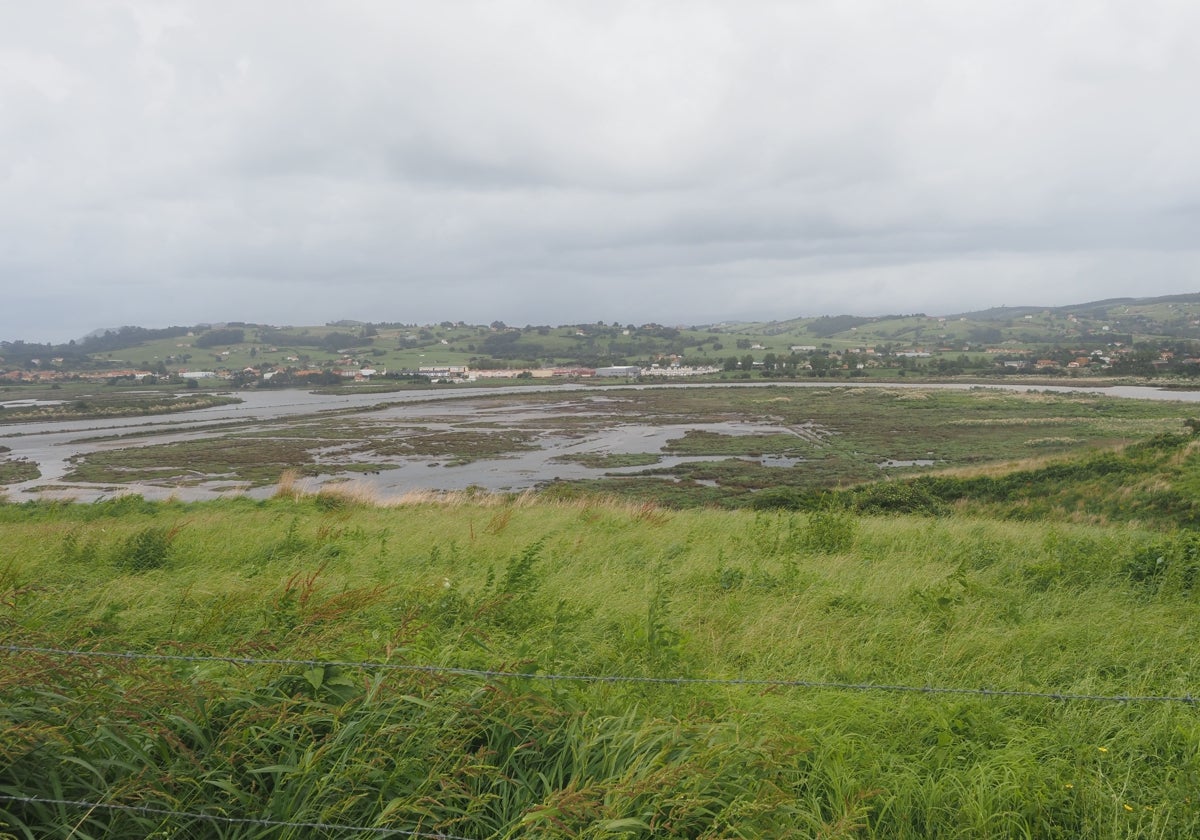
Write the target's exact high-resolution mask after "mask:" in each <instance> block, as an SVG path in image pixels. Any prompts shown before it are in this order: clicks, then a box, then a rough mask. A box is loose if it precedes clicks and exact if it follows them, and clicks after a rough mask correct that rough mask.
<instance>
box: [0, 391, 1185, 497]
mask: <svg viewBox="0 0 1200 840" xmlns="http://www.w3.org/2000/svg"><path fill="white" fill-rule="evenodd" d="M767 384H768V383H764V384H763V385H757V384H746V383H739V384H736V385H733V384H731V385H723V384H708V385H688V386H674V387H688V388H692V387H739V388H753V387H765V386H766V385H767ZM769 384H771V385H773V387H777V388H783V387H796V388H804V387H819V388H829V387H848V386H849V387H886V388H893V389H894V388H906V387H908V388H926V389H928V388H951V389H958V390H962V389H970V388H973V387H1000V388H1004V389H1007V390H1038V391H1060V392H1068V391H1075V392H1086V393H1095V394H1104V395H1109V396H1112V397H1114V398H1135V399H1154V400H1172V401H1180V402H1197V401H1200V392H1198V391H1163V390H1160V389H1156V388H1147V387H1132V386H1130V387H1112V388H1074V387H1045V386H1024V385H999V386H978V385H966V384H962V385H959V384H941V385H929V384H911V385H910V384H898V383H846V382H836V383H833V382H811V383H809V382H804V383H769ZM648 387H653V388H661V387H662V386H661V385H652V386H651V385H648V386H640V385H633V386H619V387H614V386H608V387H605V388H604V390H603V391H600V392H597V390H596V388H595V387H589V386H582V385H573V384H555V385H553V386H547V387H545V388H541V387H538V388H530V387H522V388H512V387H508V388H486V389H472V390H469V391H468V390H462V391H451V390H445V389H439V390H434V389H431V390H428V391H404V392H396V393H385V394H378V393H375V394H366V393H359V394H355V393H353V392H350V393H345V394H335V395H324V394H315V393H310V392H306V391H247V392H238V393H237V396H238V397H239V398H240V399H241V400H242V402H240V403H237V404H233V405H223V406H215V407H211V408H204V409H199V410H197V411H192V412H188V413H187V414H185V415H181V414H172V415H162V416H155V417H130V418H120V419H111V420H94V421H93V420H77V421H71V420H66V421H54V422H40V423H13V424H8V425H0V446H5V447H8V448H9V449H10V450H11V452H9V453H8V455H7V457H9V458H12V459H25V460H28V461H32V462H34V463H36V464H37V465H38V469H39V470H40V472H41V477H40V478H37V479H35V480H32V481H27V482H22V483H16V484H10V485H7V486H6V487H3V488H0V489H3V490H4V491H5V492H6V493H7V495H8V498H9V499H10V500H12V501H21V500H25V499H32V498H65V499H72V500H77V501H94V500H97V499H100V498H104V497H110V496H113V495H118V494H123V493H139V494H141V495H143V496H145V497H146V498H148V499H165V498H172V497H173V498H178V499H181V500H184V501H191V500H201V499H209V498H215V497H220V496H225V495H229V494H249V495H251V496H253V497H260V498H261V497H266V496H269V495H270V494H271V493H272V492H274V487H273V486H257V487H254V486H251V485H250V484H249V483H248V482H244V481H239V480H236V479H231V478H229V477H228V476H224V477H223V476H214V475H211V474H208V475H206V474H204V473H201V472H197V474H196V475H195V476H194V477H193V479H192V480H189V481H184V482H181V481H179V480H173V481H170V482H163V483H158V482H146V481H128V482H125V481H122V482H115V483H89V482H81V481H75V480H69V479H68V475H69V473H70V471H71V468H72V464H71V459H72V458H77V457H86V456H88V455H90V454H94V453H98V452H104V451H106V450H114V449H126V448H129V447H143V446H153V445H157V444H164V443H177V442H183V441H196V440H202V439H209V438H222V437H224V436H228V435H231V434H233V433H236V434H238V435H239V436H245V435H254V434H260V435H262V436H264V439H268V436H269V435H270V434H271V433H272V431H273V430H274V431H275V432H277V433H279V434H289V433H291V434H294V429H292V427H293V426H294V424H297V423H325V422H329V421H330V420H331V419H332V418H344V419H345V420H347V421H348V422H349V421H362V422H365V423H368V424H372V425H375V426H378V425H379V424H385V425H391V426H395V427H397V428H399V427H411V428H413V429H422V430H425V431H427V432H437V431H442V432H450V431H463V430H467V429H472V428H478V427H480V425H481V424H483V425H486V426H487V427H488V428H489V429H493V430H500V431H514V432H520V433H522V434H526V435H527V436H529V439H530V440H531V441H532V443H533V447H532V448H530V449H528V450H525V451H513V452H505V453H502V454H500V455H495V456H492V457H479V458H477V459H476V460H473V461H470V462H468V463H460V462H459V460H460V459H458V458H457V453H455V452H452V451H446V452H444V453H437V454H434V455H430V454H428V453H424V454H421V455H412V456H395V455H392V456H389V457H382V456H374V455H371V454H369V453H362V452H359V453H358V454H356V455H355V456H354V458H353V460H354V463H355V464H356V465H357V469H356V471H354V472H343V473H339V472H337V469H336V467H337V464H338V463H339V461H338V459H339V458H340V457H342V456H341V455H340V451H341V450H342V449H343V448H351V447H353V445H354V444H355V441H354V440H353V439H352V438H349V439H347V442H344V443H343V444H342V446H331V447H329V448H328V450H327V451H325V452H323V453H320V454H319V455H318V459H319V460H322V461H323V462H324V463H326V465H327V466H328V467H329V468H330V469H331V470H333V472H332V473H331V474H328V475H322V476H320V477H317V478H307V479H303V480H302V481H301V483H300V486H301V487H302V488H303V489H306V490H315V489H317V488H319V487H320V486H321V485H322V484H324V483H326V482H344V481H353V482H355V483H356V484H360V485H363V486H364V487H365V489H367V490H368V491H370V492H372V493H374V494H375V495H377V496H378V497H379V498H388V497H393V496H398V495H402V494H404V493H407V492H411V491H417V490H435V491H443V490H459V489H465V488H468V487H479V488H482V489H485V490H493V491H496V490H523V489H527V488H530V487H534V486H537V485H540V484H543V483H546V482H549V481H553V480H555V479H564V480H567V479H587V478H596V477H599V476H602V475H605V474H620V473H622V472H638V471H641V470H644V469H646V468H647V465H646V464H642V465H640V466H631V467H615V466H604V467H589V466H584V465H583V464H580V463H575V462H571V461H563V460H558V459H559V458H561V457H562V456H572V455H579V454H583V453H594V454H599V455H645V456H655V457H656V458H657V462H656V463H654V464H651V465H650V466H654V467H666V468H669V467H671V466H675V465H678V464H680V463H682V462H685V461H704V460H713V458H712V456H692V457H689V456H672V455H669V454H665V452H664V447H665V446H666V444H667V443H668V442H669V441H671V440H673V439H676V438H681V437H683V436H684V435H685V434H686V433H687V432H688V431H690V430H705V431H710V432H716V433H720V434H724V435H749V434H753V435H764V434H777V433H787V434H797V430H795V429H788V428H784V427H780V426H775V425H772V424H769V423H748V422H724V421H714V422H711V423H708V422H691V423H687V424H674V425H662V424H653V425H650V424H642V423H639V422H638V421H637V418H636V417H629V416H622V415H620V414H619V413H618V414H614V413H613V410H612V406H611V403H612V402H613V401H614V400H615V401H619V399H620V393H621V391H622V390H624V389H627V388H648ZM534 391H537V392H542V393H544V392H553V393H555V394H559V393H561V395H562V399H561V400H553V401H550V402H538V403H536V404H524V405H523V404H521V403H520V402H519V400H520V398H521V395H523V394H529V393H532V392H534ZM494 395H511V396H512V397H513V400H514V401H513V402H512V403H510V404H506V405H497V404H495V403H494V402H491V401H488V402H484V401H481V400H479V399H474V398H477V397H490V396H494ZM568 419H569V421H570V422H567V421H568ZM557 420H563V422H562V423H561V425H559V424H558V423H557V422H556V421H557ZM339 422H340V420H339ZM289 430H291V431H290V432H289ZM347 463H349V461H347ZM364 463H365V464H366V465H367V466H369V465H370V464H372V463H374V464H376V465H378V467H379V469H378V470H367V471H365V472H364V471H363V469H364ZM761 463H762V464H763V465H764V466H779V467H792V466H801V465H802V463H803V460H802V459H798V458H789V457H783V456H778V455H770V454H767V455H764V456H762V459H761ZM897 465H900V464H899V463H898V462H897V463H896V464H891V463H888V464H881V466H883V467H891V466H897Z"/></svg>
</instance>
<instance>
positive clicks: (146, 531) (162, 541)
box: [112, 528, 178, 572]
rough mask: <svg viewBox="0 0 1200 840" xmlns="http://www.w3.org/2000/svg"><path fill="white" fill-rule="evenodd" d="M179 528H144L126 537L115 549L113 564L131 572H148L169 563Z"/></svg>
mask: <svg viewBox="0 0 1200 840" xmlns="http://www.w3.org/2000/svg"><path fill="white" fill-rule="evenodd" d="M177 534H178V529H174V528H172V529H167V528H143V529H142V530H140V531H137V532H135V533H133V534H130V535H129V536H128V537H126V538H125V539H124V540H123V541H122V542H121V543H120V544H119V545H117V547H116V549H115V550H114V551H113V556H112V560H113V565H115V566H116V567H117V568H119V569H124V570H125V571H129V572H146V571H149V570H151V569H161V568H162V567H163V566H165V565H167V559H168V557H169V556H170V553H171V543H172V542H173V541H174V540H175V536H176V535H177Z"/></svg>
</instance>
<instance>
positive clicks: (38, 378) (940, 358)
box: [0, 344, 1200, 387]
mask: <svg viewBox="0 0 1200 840" xmlns="http://www.w3.org/2000/svg"><path fill="white" fill-rule="evenodd" d="M745 350H746V351H748V352H744V353H743V355H740V356H729V357H727V358H725V359H724V360H723V361H722V362H721V364H700V365H694V364H686V363H685V362H684V360H683V359H681V358H680V357H677V356H674V357H673V356H662V357H660V358H658V359H657V360H656V361H653V362H650V363H648V364H640V365H610V366H603V367H585V366H577V365H566V366H563V365H559V366H554V367H522V366H513V367H507V368H474V367H471V366H469V365H457V364H442V365H438V364H433V365H421V366H418V367H416V368H405V369H394V370H389V369H387V368H384V367H376V366H373V365H371V364H363V363H361V361H360V360H359V359H356V358H355V357H354V356H344V357H342V358H340V359H338V360H337V362H336V363H335V364H333V365H330V366H325V367H315V366H303V365H301V364H299V362H300V359H299V358H298V357H289V358H287V359H286V360H285V362H284V363H283V364H274V363H263V364H258V365H247V366H244V367H240V368H230V367H222V366H219V365H215V366H212V367H209V368H197V367H188V366H175V367H168V366H167V365H166V364H165V363H164V364H159V365H157V366H156V367H155V368H154V369H144V368H126V367H113V368H98V369H96V368H92V369H71V367H70V366H69V365H68V364H66V360H65V359H63V358H59V357H52V358H47V359H41V358H31V359H29V360H27V361H26V363H25V364H23V365H21V366H20V367H12V366H8V367H6V366H5V363H4V359H3V357H0V382H10V383H53V382H63V381H93V382H113V381H129V382H159V381H172V382H176V383H179V384H186V383H187V382H188V381H189V380H190V381H192V382H202V381H206V380H219V381H223V382H227V383H230V384H232V385H234V386H237V387H286V386H292V385H296V386H313V385H333V384H338V383H345V382H367V381H371V380H377V379H378V380H389V379H390V380H412V381H416V380H427V381H429V382H437V383H466V382H477V381H481V380H513V379H541V380H545V379H567V380H579V379H625V380H630V379H647V378H681V377H713V376H721V375H728V374H741V375H748V374H758V375H760V376H764V377H768V378H769V377H772V376H779V377H795V376H799V377H834V378H836V377H841V376H866V375H868V372H876V373H877V374H878V373H883V372H885V371H888V370H891V371H893V372H895V373H896V374H898V375H901V376H903V375H906V374H908V373H910V372H911V373H912V374H914V375H920V374H925V375H940V376H947V375H949V376H953V375H963V374H992V375H1010V374H1040V375H1064V374H1065V375H1081V374H1088V375H1100V374H1115V375H1141V376H1154V375H1158V374H1172V373H1173V374H1178V375H1185V376H1196V375H1200V355H1193V354H1191V353H1188V352H1186V351H1185V352H1182V353H1180V352H1177V351H1176V350H1174V349H1170V348H1162V349H1157V350H1154V351H1152V352H1148V351H1147V350H1146V349H1145V348H1139V349H1137V350H1135V349H1133V348H1129V347H1121V346H1115V347H1108V348H1104V349H1094V350H1087V349H1074V350H1063V351H1054V352H1050V353H1036V352H1026V351H1017V350H1013V349H1012V348H1005V347H989V348H986V349H984V350H983V351H982V355H980V353H979V351H976V353H975V354H974V355H968V354H967V353H966V352H963V351H959V350H956V349H955V348H947V347H931V348H928V349H927V348H924V347H916V348H913V349H907V350H891V351H884V350H881V349H877V348H871V347H857V348H848V349H844V350H831V349H825V348H820V347H817V346H815V345H789V346H788V347H787V350H786V352H772V351H769V350H767V348H766V346H765V345H762V344H751V345H750V346H749V347H747V348H745Z"/></svg>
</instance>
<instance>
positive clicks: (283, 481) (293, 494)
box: [274, 470, 304, 500]
mask: <svg viewBox="0 0 1200 840" xmlns="http://www.w3.org/2000/svg"><path fill="white" fill-rule="evenodd" d="M303 495H304V493H303V491H302V490H301V488H300V471H299V470H284V471H283V472H282V473H280V474H279V483H278V484H277V485H276V486H275V494H274V498H276V499H293V500H295V499H299V498H300V497H301V496H303Z"/></svg>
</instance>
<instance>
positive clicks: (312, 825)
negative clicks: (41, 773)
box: [0, 793, 471, 840]
mask: <svg viewBox="0 0 1200 840" xmlns="http://www.w3.org/2000/svg"><path fill="white" fill-rule="evenodd" d="M0 801H4V802H16V803H23V804H29V805H33V804H40V805H70V806H72V807H76V808H88V809H92V810H94V809H96V808H103V809H106V810H109V811H124V812H126V813H138V814H146V815H148V816H160V817H187V818H188V819H193V820H202V821H207V822H215V823H222V824H224V825H258V826H265V827H268V828H304V829H313V830H321V831H342V832H349V833H353V834H374V835H376V836H379V837H389V836H397V837H415V838H418V840H471V839H470V838H469V837H460V836H458V835H457V834H442V833H440V832H436V831H412V830H408V829H403V828H384V827H382V826H365V825H338V824H336V823H322V822H288V821H286V820H269V819H262V818H254V817H226V816H222V815H220V814H204V813H193V812H190V811H172V810H170V809H169V808H154V807H151V806H149V805H118V804H115V803H112V802H88V801H86V800H82V799H53V798H51V797H48V796H17V795H13V794H7V793H0Z"/></svg>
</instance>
